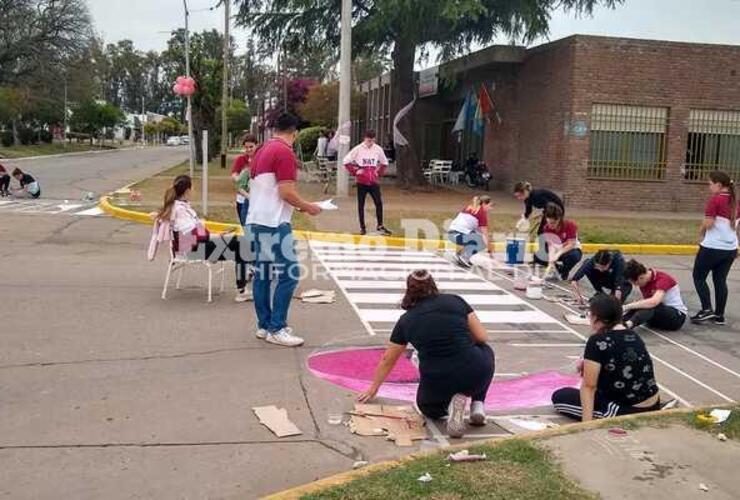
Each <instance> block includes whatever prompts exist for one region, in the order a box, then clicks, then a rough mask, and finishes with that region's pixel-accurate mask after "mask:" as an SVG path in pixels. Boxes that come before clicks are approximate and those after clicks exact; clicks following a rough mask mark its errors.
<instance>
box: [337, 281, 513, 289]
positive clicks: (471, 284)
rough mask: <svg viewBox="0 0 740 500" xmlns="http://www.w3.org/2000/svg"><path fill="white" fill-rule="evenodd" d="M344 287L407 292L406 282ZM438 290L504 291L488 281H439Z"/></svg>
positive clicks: (347, 284) (353, 283)
mask: <svg viewBox="0 0 740 500" xmlns="http://www.w3.org/2000/svg"><path fill="white" fill-rule="evenodd" d="M338 282H339V283H340V284H341V285H342V286H344V287H346V288H352V289H356V290H376V289H380V290H382V289H387V290H406V282H405V281H380V280H374V281H359V280H358V281H353V280H339V281H338ZM437 288H439V289H440V290H466V291H471V290H479V291H480V290H488V291H502V290H503V289H502V288H501V287H498V286H496V285H494V284H493V283H489V282H488V281H482V280H481V281H467V282H459V281H458V282H455V281H438V282H437Z"/></svg>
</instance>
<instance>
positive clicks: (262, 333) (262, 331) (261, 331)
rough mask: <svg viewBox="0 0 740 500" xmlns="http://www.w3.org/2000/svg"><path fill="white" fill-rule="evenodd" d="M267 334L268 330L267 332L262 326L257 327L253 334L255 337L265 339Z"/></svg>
mask: <svg viewBox="0 0 740 500" xmlns="http://www.w3.org/2000/svg"><path fill="white" fill-rule="evenodd" d="M269 334H270V332H268V331H267V330H265V329H264V328H259V329H257V331H256V332H255V334H254V336H255V337H257V338H258V339H260V340H265V339H266V338H267V336H268V335H269Z"/></svg>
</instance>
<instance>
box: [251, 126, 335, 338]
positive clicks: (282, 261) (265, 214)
mask: <svg viewBox="0 0 740 500" xmlns="http://www.w3.org/2000/svg"><path fill="white" fill-rule="evenodd" d="M297 126H298V119H297V118H296V117H295V116H293V115H290V114H283V115H281V116H280V117H278V119H277V120H276V123H275V132H274V135H273V138H272V139H271V140H269V141H267V142H266V143H265V144H264V145H263V146H262V147H261V148H260V149H258V150H257V153H256V154H255V155H254V159H253V161H252V167H251V174H252V182H251V183H250V197H249V201H250V206H249V213H248V214H247V230H246V233H247V237H248V238H249V239H250V240H251V242H252V245H253V246H252V249H253V251H254V261H255V262H254V267H255V276H254V285H253V292H254V307H255V311H256V313H257V320H258V330H257V333H256V336H257V338H259V339H264V340H266V341H267V342H270V343H271V344H277V345H282V346H286V347H295V346H299V345H301V344H303V339H302V338H301V337H298V336H296V335H293V330H292V328H290V327H288V323H287V319H288V309H289V308H290V302H291V299H292V298H293V291H294V290H295V288H296V286H297V285H298V277H299V274H300V268H299V266H298V260H297V258H296V255H295V250H294V248H293V230H292V228H291V225H290V222H291V218H292V215H293V209H294V208H297V209H299V210H302V211H303V212H306V213H307V214H309V215H318V214H319V213H320V212H321V208H320V207H319V206H318V205H316V204H314V203H309V202H307V201H305V200H304V199H303V198H301V197H300V195H299V194H298V191H297V190H296V181H297V179H298V159H297V158H296V156H295V153H294V152H293V143H294V142H295V138H296V133H297ZM275 275H276V276H277V284H276V285H275V287H274V291H273V287H272V281H273V276H275Z"/></svg>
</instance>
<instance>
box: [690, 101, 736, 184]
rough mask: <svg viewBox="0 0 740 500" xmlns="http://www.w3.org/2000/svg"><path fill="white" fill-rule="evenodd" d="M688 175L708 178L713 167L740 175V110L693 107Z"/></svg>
mask: <svg viewBox="0 0 740 500" xmlns="http://www.w3.org/2000/svg"><path fill="white" fill-rule="evenodd" d="M688 131H689V133H688V138H687V143H686V164H685V167H684V178H685V179H686V180H689V181H703V180H706V178H707V175H708V174H709V172H711V171H712V170H724V171H725V172H727V173H728V174H729V175H730V177H732V178H733V179H735V180H738V179H740V111H713V110H706V109H692V110H691V113H690V115H689V126H688Z"/></svg>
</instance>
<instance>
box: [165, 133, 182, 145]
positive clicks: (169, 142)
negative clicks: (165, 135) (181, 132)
mask: <svg viewBox="0 0 740 500" xmlns="http://www.w3.org/2000/svg"><path fill="white" fill-rule="evenodd" d="M180 144H181V143H180V138H179V137H177V136H176V135H173V136H172V137H170V138H169V139H167V145H168V146H179V145H180Z"/></svg>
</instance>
